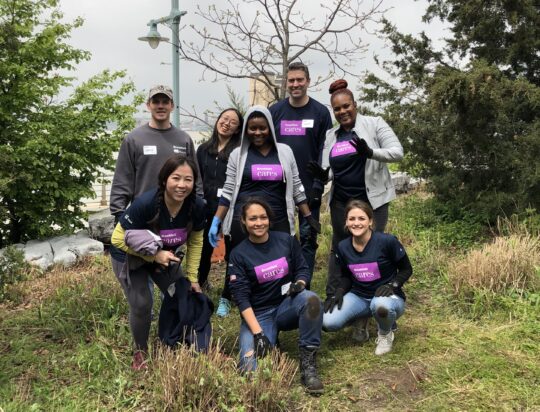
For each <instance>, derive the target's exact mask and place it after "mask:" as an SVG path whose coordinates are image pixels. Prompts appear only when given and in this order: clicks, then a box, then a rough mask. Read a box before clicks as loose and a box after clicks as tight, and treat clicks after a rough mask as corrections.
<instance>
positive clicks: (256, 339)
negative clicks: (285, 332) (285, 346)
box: [253, 332, 272, 358]
mask: <svg viewBox="0 0 540 412" xmlns="http://www.w3.org/2000/svg"><path fill="white" fill-rule="evenodd" d="M253 344H254V345H255V356H256V357H257V358H264V357H265V356H266V355H267V354H268V352H270V349H271V346H272V345H270V341H269V340H268V338H267V337H266V336H264V333H262V332H259V333H256V334H255V335H253Z"/></svg>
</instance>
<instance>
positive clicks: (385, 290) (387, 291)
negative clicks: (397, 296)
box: [375, 283, 394, 298]
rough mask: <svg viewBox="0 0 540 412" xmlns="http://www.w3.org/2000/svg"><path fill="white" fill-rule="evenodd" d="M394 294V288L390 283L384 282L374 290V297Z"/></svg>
mask: <svg viewBox="0 0 540 412" xmlns="http://www.w3.org/2000/svg"><path fill="white" fill-rule="evenodd" d="M393 294H394V288H393V287H392V285H391V284H390V283H385V284H384V285H381V286H379V287H378V288H377V290H376V291H375V297H376V298H378V297H381V296H382V297H388V296H392V295H393Z"/></svg>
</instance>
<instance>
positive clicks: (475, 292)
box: [448, 233, 540, 315]
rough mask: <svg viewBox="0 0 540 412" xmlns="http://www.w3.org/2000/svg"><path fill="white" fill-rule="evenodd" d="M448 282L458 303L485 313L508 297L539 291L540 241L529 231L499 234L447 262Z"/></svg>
mask: <svg viewBox="0 0 540 412" xmlns="http://www.w3.org/2000/svg"><path fill="white" fill-rule="evenodd" d="M448 281H449V283H450V285H451V287H452V288H453V292H454V294H455V295H456V296H457V297H458V299H459V300H458V302H461V303H463V304H465V305H470V311H471V312H472V313H473V314H474V315H482V314H485V313H487V312H488V311H490V310H491V309H493V308H494V307H495V306H497V305H499V304H500V305H502V306H509V307H511V301H510V300H509V299H508V298H511V299H516V298H523V297H524V296H525V295H527V294H533V295H534V294H535V293H537V292H538V291H540V240H539V239H538V237H533V236H531V235H529V234H528V233H525V234H512V235H510V236H499V237H496V238H495V239H494V240H493V241H492V242H491V243H488V244H486V245H484V246H483V247H482V248H481V249H478V250H471V251H469V252H468V253H467V254H466V255H465V256H463V257H459V258H455V259H454V260H452V261H451V262H450V263H449V265H448Z"/></svg>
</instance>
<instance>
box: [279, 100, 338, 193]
mask: <svg viewBox="0 0 540 412" xmlns="http://www.w3.org/2000/svg"><path fill="white" fill-rule="evenodd" d="M269 110H270V113H271V114H272V120H273V121H274V128H275V130H276V138H277V141H278V142H280V143H285V144H287V145H289V146H290V147H291V149H292V151H293V153H294V158H295V160H296V164H297V165H298V171H299V174H300V180H301V181H302V185H304V188H305V190H306V192H307V193H310V191H311V189H312V187H313V186H314V183H316V184H315V186H318V187H320V188H322V184H321V182H319V181H316V182H314V181H313V178H312V177H311V175H310V174H309V173H308V172H307V164H308V163H309V162H310V161H312V160H313V161H315V162H318V163H319V164H320V163H321V154H322V149H323V145H324V140H325V137H326V131H327V130H328V129H331V128H332V118H331V117H330V112H329V111H328V109H327V108H326V106H324V105H323V104H321V103H319V102H318V101H317V100H315V99H314V98H312V97H310V98H309V101H308V103H307V104H306V105H305V106H302V107H293V106H291V104H290V103H289V98H286V99H283V100H280V101H279V102H277V103H276V104H274V105H273V106H270V109H269Z"/></svg>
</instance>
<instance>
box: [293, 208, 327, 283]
mask: <svg viewBox="0 0 540 412" xmlns="http://www.w3.org/2000/svg"><path fill="white" fill-rule="evenodd" d="M320 210H321V209H320V208H317V209H313V210H312V211H311V215H312V216H313V217H314V218H315V220H317V221H319V214H320ZM298 229H299V232H300V246H302V255H303V256H304V259H305V260H306V263H307V265H308V267H309V273H311V274H312V275H313V270H314V268H315V254H316V253H317V248H318V247H319V245H318V244H317V232H315V231H314V230H313V229H312V228H311V226H310V225H309V224H308V222H307V220H306V219H304V217H303V216H302V214H301V213H299V214H298Z"/></svg>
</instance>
